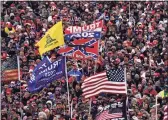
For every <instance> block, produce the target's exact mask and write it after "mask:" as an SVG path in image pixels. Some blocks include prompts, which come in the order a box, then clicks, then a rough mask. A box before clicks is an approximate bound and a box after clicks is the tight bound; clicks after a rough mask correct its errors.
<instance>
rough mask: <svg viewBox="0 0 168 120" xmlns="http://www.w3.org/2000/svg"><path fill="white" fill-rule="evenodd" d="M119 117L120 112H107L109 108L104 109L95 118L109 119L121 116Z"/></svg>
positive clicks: (98, 119) (99, 119)
mask: <svg viewBox="0 0 168 120" xmlns="http://www.w3.org/2000/svg"><path fill="white" fill-rule="evenodd" d="M121 117H122V113H109V110H105V111H103V112H102V113H101V114H100V115H98V116H97V117H96V120H110V119H113V118H121Z"/></svg>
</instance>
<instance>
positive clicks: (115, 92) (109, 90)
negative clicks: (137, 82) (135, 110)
mask: <svg viewBox="0 0 168 120" xmlns="http://www.w3.org/2000/svg"><path fill="white" fill-rule="evenodd" d="M100 93H112V94H125V93H126V91H118V90H111V89H106V88H104V89H101V90H99V91H97V92H95V93H90V94H88V95H84V96H85V98H89V97H93V96H96V95H98V94H100Z"/></svg>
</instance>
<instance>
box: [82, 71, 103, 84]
mask: <svg viewBox="0 0 168 120" xmlns="http://www.w3.org/2000/svg"><path fill="white" fill-rule="evenodd" d="M102 76H106V72H103V73H99V74H96V75H93V76H91V77H89V78H86V79H85V80H84V81H85V82H86V81H89V80H91V79H94V78H95V77H102Z"/></svg>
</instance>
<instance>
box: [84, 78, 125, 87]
mask: <svg viewBox="0 0 168 120" xmlns="http://www.w3.org/2000/svg"><path fill="white" fill-rule="evenodd" d="M102 82H104V83H105V84H110V85H113V86H117V87H121V86H125V82H121V83H118V82H113V83H112V82H110V81H107V78H106V79H104V80H101V81H98V82H93V83H92V84H91V83H90V84H85V83H84V84H83V86H82V88H83V89H84V88H86V87H90V86H94V87H96V86H95V85H98V84H101V83H102Z"/></svg>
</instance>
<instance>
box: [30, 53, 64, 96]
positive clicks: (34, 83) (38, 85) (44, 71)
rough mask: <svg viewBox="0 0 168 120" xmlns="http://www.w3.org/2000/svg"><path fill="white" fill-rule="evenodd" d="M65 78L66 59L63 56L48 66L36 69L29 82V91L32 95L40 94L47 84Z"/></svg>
mask: <svg viewBox="0 0 168 120" xmlns="http://www.w3.org/2000/svg"><path fill="white" fill-rule="evenodd" d="M44 60H45V59H44ZM41 62H44V61H41ZM42 65H43V66H42ZM38 70H39V72H36V71H38ZM63 76H65V57H63V56H61V57H59V58H58V59H57V60H56V61H54V62H52V63H50V64H48V65H44V64H41V65H40V66H37V67H36V68H35V70H34V71H33V73H32V75H31V79H30V80H29V82H28V90H29V91H30V92H32V93H33V92H38V91H40V90H41V89H42V88H44V87H46V85H47V84H49V83H51V82H53V81H54V80H57V79H60V78H61V77H63Z"/></svg>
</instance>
